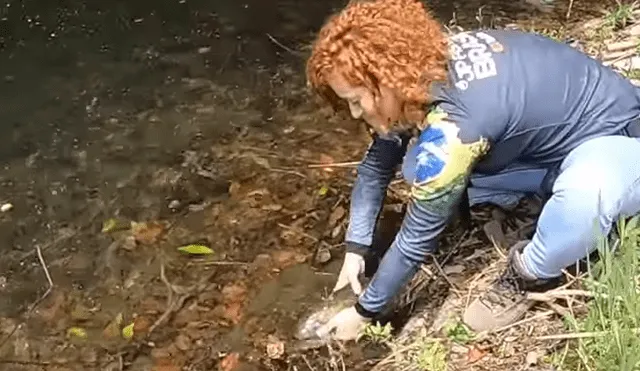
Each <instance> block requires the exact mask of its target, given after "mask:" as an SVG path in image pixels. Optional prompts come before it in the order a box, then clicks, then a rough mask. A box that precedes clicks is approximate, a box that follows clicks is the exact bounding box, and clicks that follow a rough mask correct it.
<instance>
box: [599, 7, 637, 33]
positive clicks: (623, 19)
mask: <svg viewBox="0 0 640 371" xmlns="http://www.w3.org/2000/svg"><path fill="white" fill-rule="evenodd" d="M636 7H637V3H636V2H635V1H634V2H633V3H623V2H622V1H616V6H615V7H614V8H613V9H612V10H611V11H610V12H609V13H608V14H607V16H606V17H605V25H606V26H608V27H610V28H612V29H613V30H619V29H621V28H624V27H626V26H627V24H629V23H631V22H632V21H633V11H634V10H635V9H636Z"/></svg>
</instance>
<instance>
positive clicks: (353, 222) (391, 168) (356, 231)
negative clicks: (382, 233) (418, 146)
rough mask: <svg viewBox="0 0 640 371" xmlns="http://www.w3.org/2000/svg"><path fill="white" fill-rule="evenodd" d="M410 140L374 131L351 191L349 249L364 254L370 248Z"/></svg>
mask: <svg viewBox="0 0 640 371" xmlns="http://www.w3.org/2000/svg"><path fill="white" fill-rule="evenodd" d="M407 142H408V137H405V136H399V135H394V136H390V137H384V138H383V137H380V136H378V135H374V138H373V142H372V143H371V146H370V147H369V150H368V151H367V154H366V155H365V157H364V160H363V161H362V163H361V164H360V166H359V167H358V175H357V177H356V181H355V184H354V186H353V190H352V192H351V209H350V214H349V218H350V219H349V227H348V229H347V233H346V238H345V242H346V245H347V252H353V253H357V254H359V255H364V254H366V253H367V252H368V251H369V248H370V247H371V244H372V241H373V234H374V229H375V226H376V222H377V220H378V216H379V214H380V210H381V209H382V204H383V201H384V198H385V195H386V192H387V187H388V186H389V183H390V182H391V180H392V179H393V177H394V175H395V172H396V169H397V167H398V165H400V163H401V162H402V159H403V158H404V155H405V152H406V150H407Z"/></svg>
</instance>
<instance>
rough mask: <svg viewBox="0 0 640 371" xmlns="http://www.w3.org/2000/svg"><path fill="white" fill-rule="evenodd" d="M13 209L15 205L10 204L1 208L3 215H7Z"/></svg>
mask: <svg viewBox="0 0 640 371" xmlns="http://www.w3.org/2000/svg"><path fill="white" fill-rule="evenodd" d="M12 209H13V205H12V204H10V203H6V204H3V205H2V206H0V211H2V212H3V213H6V212H7V211H11V210H12Z"/></svg>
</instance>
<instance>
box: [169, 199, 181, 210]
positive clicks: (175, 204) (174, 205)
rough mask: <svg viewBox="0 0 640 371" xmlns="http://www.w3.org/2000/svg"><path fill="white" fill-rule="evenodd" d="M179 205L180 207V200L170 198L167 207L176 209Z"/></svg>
mask: <svg viewBox="0 0 640 371" xmlns="http://www.w3.org/2000/svg"><path fill="white" fill-rule="evenodd" d="M179 207H180V201H178V200H172V201H171V202H169V209H171V210H175V209H177V208H179Z"/></svg>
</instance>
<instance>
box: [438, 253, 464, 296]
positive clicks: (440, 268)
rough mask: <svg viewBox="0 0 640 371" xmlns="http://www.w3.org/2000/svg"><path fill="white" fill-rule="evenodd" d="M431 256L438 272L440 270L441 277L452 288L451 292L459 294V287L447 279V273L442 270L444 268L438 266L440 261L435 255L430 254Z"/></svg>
mask: <svg viewBox="0 0 640 371" xmlns="http://www.w3.org/2000/svg"><path fill="white" fill-rule="evenodd" d="M431 258H432V259H433V265H435V266H436V268H437V269H438V272H440V275H441V276H442V278H444V280H445V281H447V283H448V284H449V286H451V288H452V289H453V292H455V293H456V295H457V296H460V289H459V288H458V286H456V285H455V284H454V283H453V282H451V280H450V279H449V277H448V276H447V274H446V273H445V272H444V270H443V269H442V267H441V266H440V263H438V259H436V257H435V255H431Z"/></svg>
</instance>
